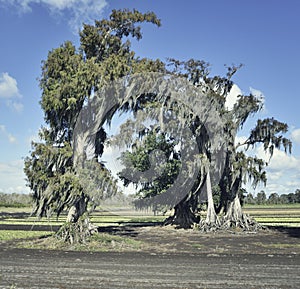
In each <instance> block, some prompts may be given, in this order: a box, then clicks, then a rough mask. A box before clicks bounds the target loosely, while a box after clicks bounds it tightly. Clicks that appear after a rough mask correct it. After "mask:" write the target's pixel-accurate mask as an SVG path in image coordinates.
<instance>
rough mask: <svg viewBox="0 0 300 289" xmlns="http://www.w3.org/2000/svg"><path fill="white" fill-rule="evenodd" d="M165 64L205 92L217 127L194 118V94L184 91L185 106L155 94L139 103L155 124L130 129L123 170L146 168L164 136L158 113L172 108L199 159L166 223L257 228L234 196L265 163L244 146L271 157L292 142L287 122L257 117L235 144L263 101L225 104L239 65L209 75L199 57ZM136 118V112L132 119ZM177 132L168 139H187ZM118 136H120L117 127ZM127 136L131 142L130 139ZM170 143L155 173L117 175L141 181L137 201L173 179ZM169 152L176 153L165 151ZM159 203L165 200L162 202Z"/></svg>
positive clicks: (146, 200) (249, 98) (245, 98)
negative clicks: (148, 101) (203, 205)
mask: <svg viewBox="0 0 300 289" xmlns="http://www.w3.org/2000/svg"><path fill="white" fill-rule="evenodd" d="M170 65H171V67H172V68H173V69H169V70H168V72H167V73H169V74H171V75H175V76H177V77H183V78H186V79H187V80H188V81H189V82H190V83H191V84H192V85H193V86H194V87H195V89H196V90H198V91H201V92H202V93H205V96H206V98H207V99H209V100H210V101H211V103H213V104H214V105H213V108H214V109H216V111H215V113H216V114H218V116H219V118H220V121H219V122H217V123H215V124H214V125H217V126H218V125H219V126H220V125H221V126H222V127H221V128H220V127H219V128H218V129H217V128H216V127H215V130H216V132H217V134H216V136H215V137H212V136H211V135H209V133H208V132H207V130H206V129H205V128H207V127H208V126H211V123H210V124H209V122H207V123H203V122H201V121H200V120H199V117H200V115H197V114H195V113H194V112H192V111H191V107H196V106H197V99H191V98H190V97H189V95H188V93H187V94H186V99H185V103H189V106H184V105H182V104H181V103H175V104H174V105H168V104H167V102H168V101H170V100H167V99H166V100H165V101H164V103H161V102H160V101H159V99H155V98H154V99H152V104H151V106H147V105H144V107H143V108H142V109H143V110H146V109H147V108H149V107H150V108H151V110H156V115H158V117H156V118H155V117H154V118H153V119H154V120H156V122H157V126H153V125H152V129H150V128H147V129H143V131H142V133H141V132H137V131H135V130H132V131H131V135H138V140H137V141H136V142H134V146H131V151H127V152H126V153H124V154H123V156H122V161H123V165H124V166H125V169H124V170H123V171H125V172H127V171H128V169H129V170H130V171H131V172H135V171H144V170H147V169H148V168H149V157H148V155H149V154H150V153H151V152H153V151H155V150H156V149H157V148H159V143H161V141H162V139H161V138H162V137H166V136H167V134H165V133H163V132H162V130H161V128H162V127H163V126H164V123H163V121H162V119H163V118H162V117H161V116H162V115H163V116H164V118H165V119H168V117H169V118H170V116H171V115H174V114H175V115H176V116H177V118H178V119H177V125H178V124H180V123H184V124H185V125H186V127H187V128H188V129H190V130H191V131H192V132H193V136H192V137H193V138H195V140H196V143H197V149H198V155H197V156H196V155H195V157H194V159H193V161H194V165H195V163H197V159H198V160H200V163H199V164H198V167H197V169H198V174H197V177H196V178H195V179H194V181H195V183H194V185H193V186H192V187H191V188H190V189H189V190H188V191H187V192H186V195H185V196H184V197H183V198H182V199H181V200H180V201H179V202H178V203H177V204H176V205H174V206H173V207H172V205H173V204H169V208H174V214H173V215H172V216H171V217H169V218H168V219H167V220H166V222H165V223H166V224H174V225H177V226H180V227H183V228H189V227H192V226H194V225H196V226H198V227H199V228H200V229H201V230H215V229H219V228H220V229H228V228H230V227H232V226H234V227H241V228H243V229H245V230H250V229H257V228H258V224H257V223H256V222H255V221H254V220H252V219H251V218H250V217H248V216H247V215H245V214H244V213H243V211H242V208H241V203H240V198H239V196H240V192H241V191H242V184H243V182H246V181H250V182H252V185H253V186H254V187H255V186H256V185H257V184H258V183H260V182H262V183H266V180H267V179H266V171H265V168H266V166H267V165H268V164H267V163H266V162H264V161H263V160H262V159H259V158H257V157H256V156H248V155H247V154H246V152H247V150H248V149H249V148H253V147H255V146H256V145H259V144H262V145H263V148H264V150H265V151H266V152H267V153H269V154H270V157H271V156H272V154H273V152H274V149H275V148H276V149H280V148H284V150H285V151H286V152H290V150H291V142H290V140H289V139H287V138H285V137H284V134H285V133H286V132H287V125H286V124H285V123H282V122H279V121H277V120H275V119H274V118H266V119H263V120H258V121H257V124H256V126H255V128H254V129H253V130H252V131H251V132H250V136H249V137H248V138H247V140H246V141H245V142H244V143H239V144H235V139H236V135H237V133H238V131H239V130H240V129H241V128H242V127H243V125H244V123H245V122H246V120H247V119H248V118H249V116H251V115H252V114H255V113H257V112H258V111H260V110H261V108H262V106H263V102H262V100H261V99H260V98H259V97H255V96H254V95H240V96H239V97H238V100H237V102H236V104H235V105H234V107H233V109H231V110H229V109H227V108H226V97H227V96H228V94H229V92H230V90H231V88H232V86H233V82H232V80H231V78H232V76H233V75H234V74H235V73H236V71H237V70H238V69H239V67H234V66H233V67H229V68H228V73H227V75H226V77H220V76H213V77H211V76H209V70H208V67H209V65H208V64H207V63H205V62H203V61H196V60H189V61H187V62H180V61H177V60H174V59H170V63H169V66H170ZM202 97H203V95H202ZM170 102H171V101H170ZM153 103H156V105H154V104H153ZM207 109H212V107H211V106H210V107H204V110H202V111H201V112H203V111H205V110H207ZM162 110H164V112H163V113H161V111H162ZM149 114H150V112H149V113H148V115H149ZM153 115H155V113H154V114H153ZM153 119H152V120H153ZM135 122H139V120H138V118H136V119H135ZM124 127H126V134H127V135H128V127H130V126H128V124H126V125H125V126H124ZM153 128H155V130H153ZM173 129H174V127H173ZM173 132H174V131H173ZM129 134H130V133H129ZM153 136H155V138H154V139H155V141H156V142H154V143H153V145H152V147H149V145H148V143H149V138H150V139H153ZM178 136H180V133H179V132H178V131H177V134H176V133H175V135H172V138H171V139H172V141H173V142H174V141H175V144H178V143H180V144H181V145H182V144H184V143H185V142H187V141H188V140H187V139H178ZM127 138H128V137H127ZM117 139H119V140H121V139H122V127H121V130H120V134H119V135H118V136H117ZM129 139H130V142H131V143H132V139H131V138H129ZM164 143H165V144H167V143H170V137H166V138H165V139H164ZM171 147H172V150H171V152H169V149H165V150H164V149H161V148H159V149H160V150H162V151H163V152H164V154H165V158H166V159H167V160H168V161H167V162H166V163H165V165H164V167H163V168H159V167H160V166H161V165H160V162H159V161H158V162H156V164H158V169H160V171H162V173H161V175H160V176H159V177H158V178H154V179H151V180H150V181H149V180H147V179H146V180H143V179H134V178H133V176H132V175H131V176H128V175H126V176H125V177H124V176H123V177H122V178H123V180H124V184H125V185H126V184H128V183H130V182H133V183H135V184H136V185H137V187H138V185H142V188H141V189H139V191H138V196H139V198H140V199H139V202H138V204H139V206H157V203H156V199H157V198H153V197H154V196H155V195H160V194H162V195H163V194H164V192H165V191H166V189H167V188H168V187H170V186H172V185H174V179H176V176H177V174H178V170H179V169H180V165H178V164H177V165H176V166H170V165H171V164H172V162H174V161H175V160H176V161H178V160H179V161H180V160H181V156H180V151H179V152H176V151H174V145H173V146H171ZM174 153H175V156H176V158H173V156H172V157H170V156H171V154H174ZM186 169H187V168H186ZM122 174H123V175H124V173H121V176H122ZM168 175H171V176H172V178H167V176H168ZM213 187H214V188H218V191H219V193H220V198H219V200H218V204H216V203H215V201H214V196H213ZM203 194H206V201H207V210H206V212H207V216H206V218H204V219H200V216H199V212H200V208H201V201H203V197H202V198H201V195H203ZM166 199H167V198H166ZM160 200H163V198H160ZM163 204H164V205H168V204H167V203H163Z"/></svg>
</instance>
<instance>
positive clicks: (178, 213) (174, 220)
mask: <svg viewBox="0 0 300 289" xmlns="http://www.w3.org/2000/svg"><path fill="white" fill-rule="evenodd" d="M174 210H175V211H174V214H173V216H170V217H169V218H167V219H166V220H165V221H164V225H174V226H176V227H178V228H183V229H190V228H192V227H193V226H194V224H195V223H198V222H199V217H197V216H196V215H195V214H194V212H193V211H192V206H191V204H190V203H189V200H186V199H184V200H182V201H181V202H180V203H178V204H177V205H176V206H175V208H174Z"/></svg>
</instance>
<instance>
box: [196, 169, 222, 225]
mask: <svg viewBox="0 0 300 289" xmlns="http://www.w3.org/2000/svg"><path fill="white" fill-rule="evenodd" d="M206 191H207V213H206V219H205V220H200V223H199V228H200V230H202V231H214V230H216V229H217V228H218V226H219V224H220V223H219V218H218V216H217V214H216V211H215V206H214V200H213V194H212V188H211V178H210V172H209V170H208V172H207V175H206Z"/></svg>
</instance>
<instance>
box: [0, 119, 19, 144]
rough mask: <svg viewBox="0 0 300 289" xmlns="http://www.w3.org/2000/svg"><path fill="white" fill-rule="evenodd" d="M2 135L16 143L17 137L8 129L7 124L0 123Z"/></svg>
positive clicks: (0, 133)
mask: <svg viewBox="0 0 300 289" xmlns="http://www.w3.org/2000/svg"><path fill="white" fill-rule="evenodd" d="M0 135H3V136H4V137H5V138H6V139H7V140H8V141H9V142H10V143H16V142H17V138H16V137H15V136H14V135H12V134H11V133H9V132H8V131H7V130H6V127H5V125H3V124H0Z"/></svg>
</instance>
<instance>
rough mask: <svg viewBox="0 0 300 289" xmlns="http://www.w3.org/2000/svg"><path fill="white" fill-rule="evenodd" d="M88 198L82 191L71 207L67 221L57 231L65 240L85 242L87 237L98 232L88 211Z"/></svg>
mask: <svg viewBox="0 0 300 289" xmlns="http://www.w3.org/2000/svg"><path fill="white" fill-rule="evenodd" d="M87 203H88V198H87V197H86V196H85V195H84V194H83V193H82V194H81V196H80V198H79V199H78V200H77V202H76V203H75V204H73V206H71V208H70V209H69V212H68V215H67V221H66V223H65V224H64V225H62V227H61V228H60V229H59V231H58V232H57V234H56V235H57V236H58V237H59V238H61V239H63V240H64V241H65V242H70V243H71V244H73V243H85V242H86V240H87V238H88V237H90V236H91V235H92V234H93V233H95V232H97V227H96V226H94V225H92V223H91V222H90V219H89V216H88V213H87Z"/></svg>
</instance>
